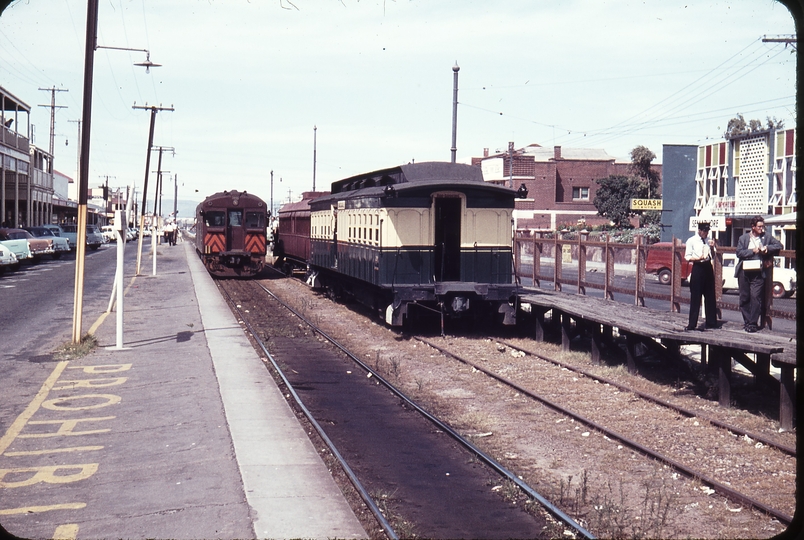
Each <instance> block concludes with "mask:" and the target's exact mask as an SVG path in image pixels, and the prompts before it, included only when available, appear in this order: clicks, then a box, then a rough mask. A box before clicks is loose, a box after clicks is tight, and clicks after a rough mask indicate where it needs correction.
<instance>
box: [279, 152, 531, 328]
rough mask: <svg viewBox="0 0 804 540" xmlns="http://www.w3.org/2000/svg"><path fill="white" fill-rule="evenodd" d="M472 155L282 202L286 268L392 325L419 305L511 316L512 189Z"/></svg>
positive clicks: (373, 175) (508, 319) (456, 314)
mask: <svg viewBox="0 0 804 540" xmlns="http://www.w3.org/2000/svg"><path fill="white" fill-rule="evenodd" d="M517 196H520V197H525V196H527V190H526V189H525V187H524V186H522V187H521V188H520V190H519V191H516V190H513V189H510V188H508V187H504V186H500V185H495V184H492V183H489V182H485V181H484V180H483V174H482V171H481V170H480V168H478V167H474V166H471V165H464V164H455V163H443V162H423V163H411V164H407V165H401V166H397V167H392V168H389V169H382V170H378V171H373V172H369V173H365V174H360V175H357V176H353V177H351V178H346V179H344V180H339V181H337V182H334V183H333V184H332V190H331V191H330V192H308V193H305V194H304V195H303V197H302V201H300V202H295V203H290V204H286V205H284V206H283V207H282V208H281V209H280V210H279V214H278V216H279V226H278V231H277V238H276V244H275V250H274V255H275V256H276V257H277V260H276V264H277V265H279V266H281V267H283V269H284V270H285V272H286V273H289V272H290V271H291V270H292V269H293V268H303V269H304V270H305V271H306V273H307V274H306V277H307V282H308V284H310V285H311V286H313V287H324V288H326V289H328V290H329V291H332V292H333V293H334V294H335V295H336V296H340V295H343V294H345V295H349V296H352V297H354V298H355V299H357V300H358V301H360V302H361V303H363V304H365V305H367V306H368V307H369V308H371V309H373V310H375V312H376V313H377V314H378V315H379V316H380V317H381V318H382V319H384V320H385V322H386V323H387V324H389V325H391V326H402V325H403V324H404V323H405V321H406V320H409V319H411V318H416V317H418V316H419V315H421V314H424V313H425V312H429V313H433V314H438V315H440V317H441V321H442V327H443V321H444V319H445V318H469V317H472V318H474V319H475V320H484V319H486V318H488V316H493V317H494V318H496V319H499V320H500V322H502V323H503V324H514V323H515V322H516V307H515V298H516V295H515V293H516V291H517V284H516V279H515V274H514V265H513V263H514V261H513V250H512V245H513V241H512V238H513V229H512V227H513V219H512V218H513V210H514V199H515V198H516V197H517Z"/></svg>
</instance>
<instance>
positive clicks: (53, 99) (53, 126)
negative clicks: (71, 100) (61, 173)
mask: <svg viewBox="0 0 804 540" xmlns="http://www.w3.org/2000/svg"><path fill="white" fill-rule="evenodd" d="M40 90H42V91H43V92H50V105H39V106H40V107H50V147H49V149H48V151H49V152H50V157H53V150H54V148H53V138H54V137H55V135H56V109H66V108H67V106H66V105H56V92H69V90H67V89H66V88H56V87H55V86H54V87H53V88H40Z"/></svg>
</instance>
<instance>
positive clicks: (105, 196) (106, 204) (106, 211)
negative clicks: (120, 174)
mask: <svg viewBox="0 0 804 540" xmlns="http://www.w3.org/2000/svg"><path fill="white" fill-rule="evenodd" d="M100 178H105V179H106V184H105V187H104V188H103V213H104V214H106V222H107V223H108V221H109V178H117V177H116V176H109V175H108V174H107V175H105V176H101V177H100Z"/></svg>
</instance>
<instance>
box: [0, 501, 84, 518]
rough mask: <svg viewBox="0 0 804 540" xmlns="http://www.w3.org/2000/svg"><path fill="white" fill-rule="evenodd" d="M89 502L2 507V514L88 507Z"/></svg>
mask: <svg viewBox="0 0 804 540" xmlns="http://www.w3.org/2000/svg"><path fill="white" fill-rule="evenodd" d="M86 506H87V503H63V504H51V505H49V506H21V507H20V508H4V509H0V516H13V515H15V514H37V513H40V512H49V511H50V510H80V509H82V508H86Z"/></svg>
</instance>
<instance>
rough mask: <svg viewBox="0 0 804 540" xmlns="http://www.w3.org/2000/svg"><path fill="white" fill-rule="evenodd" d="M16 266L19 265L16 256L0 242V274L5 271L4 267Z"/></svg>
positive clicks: (12, 267) (14, 267)
mask: <svg viewBox="0 0 804 540" xmlns="http://www.w3.org/2000/svg"><path fill="white" fill-rule="evenodd" d="M17 267H19V261H18V260H17V256H16V255H14V252H13V251H11V250H10V249H9V248H7V247H6V246H4V245H2V244H0V275H1V274H3V273H5V271H6V269H11V270H14V269H16V268H17Z"/></svg>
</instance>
